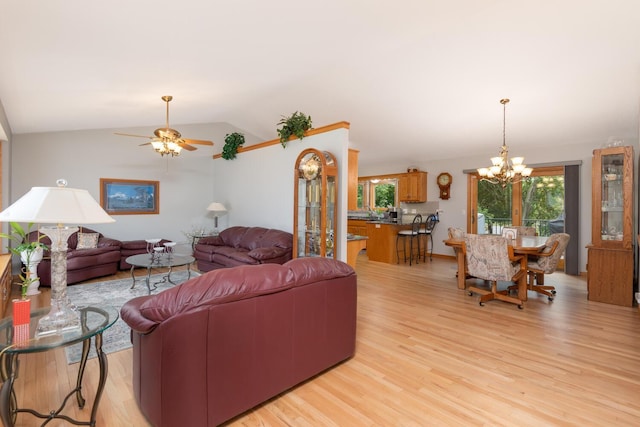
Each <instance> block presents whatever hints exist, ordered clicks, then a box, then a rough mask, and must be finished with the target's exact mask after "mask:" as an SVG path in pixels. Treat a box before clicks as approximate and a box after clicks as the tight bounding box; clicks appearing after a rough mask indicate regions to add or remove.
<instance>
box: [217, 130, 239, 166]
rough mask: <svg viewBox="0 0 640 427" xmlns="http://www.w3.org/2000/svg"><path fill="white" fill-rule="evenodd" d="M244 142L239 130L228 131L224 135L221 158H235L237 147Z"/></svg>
mask: <svg viewBox="0 0 640 427" xmlns="http://www.w3.org/2000/svg"><path fill="white" fill-rule="evenodd" d="M242 144H244V135H243V134H241V133H240V132H233V133H228V134H226V135H225V137H224V147H222V158H223V159H225V160H232V159H235V158H236V154H237V153H238V148H239V147H240V146H241V145H242Z"/></svg>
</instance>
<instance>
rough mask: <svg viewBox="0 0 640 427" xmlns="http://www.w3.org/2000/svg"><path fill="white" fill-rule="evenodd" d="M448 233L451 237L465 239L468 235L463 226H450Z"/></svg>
mask: <svg viewBox="0 0 640 427" xmlns="http://www.w3.org/2000/svg"><path fill="white" fill-rule="evenodd" d="M447 234H448V235H449V238H450V239H455V240H463V239H464V236H466V235H467V232H466V231H464V230H463V229H462V228H457V227H449V228H447Z"/></svg>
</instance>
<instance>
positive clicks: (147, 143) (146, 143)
mask: <svg viewBox="0 0 640 427" xmlns="http://www.w3.org/2000/svg"><path fill="white" fill-rule="evenodd" d="M143 145H151V143H150V142H145V143H144V144H139V145H138V147H142V146H143Z"/></svg>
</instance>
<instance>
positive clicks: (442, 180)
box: [438, 172, 451, 200]
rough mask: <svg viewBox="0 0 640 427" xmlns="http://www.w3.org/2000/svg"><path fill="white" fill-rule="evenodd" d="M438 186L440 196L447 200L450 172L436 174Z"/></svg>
mask: <svg viewBox="0 0 640 427" xmlns="http://www.w3.org/2000/svg"><path fill="white" fill-rule="evenodd" d="M438 187H440V198H441V199H442V200H447V199H448V198H449V196H451V191H450V188H451V174H448V173H447V172H443V173H441V174H440V175H438Z"/></svg>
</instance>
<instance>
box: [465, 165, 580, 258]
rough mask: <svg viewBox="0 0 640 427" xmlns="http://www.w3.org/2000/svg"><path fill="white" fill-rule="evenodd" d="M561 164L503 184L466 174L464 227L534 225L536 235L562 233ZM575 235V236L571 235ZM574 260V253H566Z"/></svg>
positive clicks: (493, 229)
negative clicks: (521, 179)
mask: <svg viewBox="0 0 640 427" xmlns="http://www.w3.org/2000/svg"><path fill="white" fill-rule="evenodd" d="M566 196H567V194H566V192H565V167H563V166H549V167H537V168H535V169H534V171H533V173H532V175H531V178H529V179H528V180H525V181H523V182H518V183H515V184H509V185H507V186H505V187H502V186H500V185H496V184H492V183H490V182H487V181H482V180H480V178H479V176H478V174H477V173H470V174H469V175H468V202H467V204H468V206H467V207H468V209H467V212H468V215H467V230H469V232H470V233H477V234H500V233H501V232H502V228H503V227H509V226H519V225H522V226H529V227H534V228H535V230H536V234H537V235H539V236H549V235H551V234H553V233H562V232H565V220H566V215H565V212H566V209H565V207H566V206H565V200H566V199H567V197H566ZM573 237H575V236H573ZM566 256H567V257H569V256H572V257H575V258H576V259H577V256H578V254H577V251H576V252H575V254H572V255H569V254H568V253H567V255H566Z"/></svg>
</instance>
